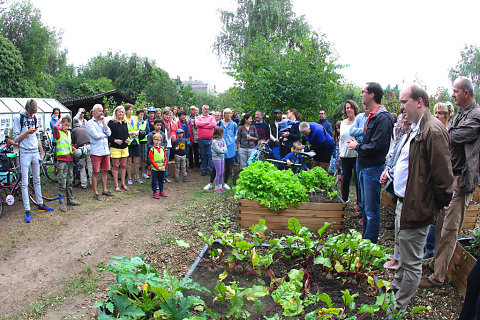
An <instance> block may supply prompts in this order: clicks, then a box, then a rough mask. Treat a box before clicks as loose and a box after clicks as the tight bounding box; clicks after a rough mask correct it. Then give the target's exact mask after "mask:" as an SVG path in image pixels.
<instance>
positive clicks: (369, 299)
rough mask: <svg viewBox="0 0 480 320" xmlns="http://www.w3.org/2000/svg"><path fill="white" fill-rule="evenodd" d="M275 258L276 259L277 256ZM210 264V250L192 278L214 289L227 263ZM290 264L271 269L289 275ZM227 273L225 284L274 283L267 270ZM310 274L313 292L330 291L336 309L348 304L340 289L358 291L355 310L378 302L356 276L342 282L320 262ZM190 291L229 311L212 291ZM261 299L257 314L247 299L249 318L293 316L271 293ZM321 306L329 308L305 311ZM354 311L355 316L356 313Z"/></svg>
mask: <svg viewBox="0 0 480 320" xmlns="http://www.w3.org/2000/svg"><path fill="white" fill-rule="evenodd" d="M214 245H215V246H218V247H221V245H219V244H217V243H215V244H214ZM280 260H281V259H280ZM274 261H276V259H275V258H274ZM210 263H211V260H210V258H209V256H208V253H205V255H204V259H202V260H200V262H199V263H198V265H197V266H196V267H195V269H194V270H193V272H192V274H191V276H190V278H191V279H192V280H193V281H195V282H198V283H199V284H201V285H203V286H205V287H206V288H208V289H209V290H210V291H212V292H213V291H214V288H215V286H216V284H217V280H218V279H219V275H220V274H222V273H223V272H224V271H225V270H226V268H227V266H224V265H219V266H216V267H211V266H210V265H209V264H210ZM291 267H292V266H289V265H287V264H285V263H282V262H281V261H279V262H278V263H275V264H274V265H271V267H270V269H271V271H272V273H273V274H275V277H282V276H285V275H286V274H287V272H288V271H287V270H289V269H290V268H291ZM297 269H298V268H297ZM227 272H228V276H227V277H226V278H225V279H224V280H223V283H225V285H230V284H231V283H232V282H233V281H236V283H237V284H238V287H239V288H243V289H246V288H251V287H253V286H255V285H256V286H259V285H260V286H265V287H272V286H273V284H272V285H270V284H271V278H270V277H269V276H268V275H267V274H266V273H265V271H264V270H263V271H262V274H261V275H258V274H256V273H252V272H250V273H244V274H242V273H241V272H240V271H239V270H238V269H235V268H234V269H230V270H227ZM311 277H312V280H313V282H312V283H311V284H310V286H309V290H310V292H311V293H313V294H316V293H327V294H328V295H329V296H330V298H331V299H332V303H333V307H334V308H343V307H344V306H345V305H344V302H343V300H342V296H343V295H342V293H341V292H340V291H341V290H349V292H350V294H351V295H353V294H355V293H358V294H359V295H358V297H356V298H355V305H356V309H355V310H357V311H358V308H360V306H361V305H362V304H374V303H375V301H376V296H372V291H373V289H372V288H371V287H369V285H368V284H366V283H365V282H363V281H362V283H361V285H360V286H359V285H358V283H356V281H355V280H354V279H353V278H348V279H345V280H343V281H342V279H340V278H335V277H332V276H331V275H328V274H327V273H326V272H324V271H323V270H322V268H321V266H319V265H317V266H315V267H314V268H313V270H312V272H311ZM287 280H288V279H287ZM343 282H345V283H343ZM302 290H303V289H302ZM271 292H272V291H270V293H271ZM187 294H191V295H197V296H200V297H201V298H202V299H203V300H204V301H205V302H206V304H207V306H208V307H209V308H210V309H211V310H213V311H214V312H216V313H217V314H224V315H225V314H227V313H228V307H227V305H224V304H221V303H220V302H219V301H218V300H214V295H212V294H208V293H203V292H201V293H199V292H197V291H192V292H187ZM260 301H261V302H262V304H263V305H264V307H265V308H264V310H263V311H262V312H261V313H259V314H256V313H255V311H254V302H253V301H247V300H246V299H245V309H246V310H247V311H248V312H250V313H251V316H250V317H249V319H264V316H267V317H269V316H270V317H271V316H273V315H274V314H276V313H277V314H278V315H279V316H280V319H292V317H286V316H283V315H282V313H283V309H282V307H281V305H279V304H276V303H275V302H274V301H273V299H272V298H271V295H268V296H265V297H262V298H260ZM322 308H327V305H326V303H324V302H323V301H319V302H317V303H316V304H315V305H310V306H307V307H305V310H304V314H307V313H309V312H311V311H314V310H321V309H322ZM351 314H352V315H353V314H355V313H351ZM300 317H301V318H303V315H301V316H300ZM362 319H364V320H367V319H374V318H373V317H371V316H370V315H368V314H366V315H365V316H363V317H362Z"/></svg>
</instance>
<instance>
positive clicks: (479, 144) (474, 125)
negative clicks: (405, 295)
mask: <svg viewBox="0 0 480 320" xmlns="http://www.w3.org/2000/svg"><path fill="white" fill-rule="evenodd" d="M452 97H453V98H454V99H455V104H456V105H457V106H459V107H460V109H459V110H458V113H457V115H456V116H455V118H454V119H453V122H452V125H451V126H450V129H448V132H449V135H450V152H451V153H452V169H453V174H454V176H455V182H454V188H455V193H454V196H453V198H452V201H451V202H450V204H449V205H448V208H446V210H445V211H443V212H442V213H441V214H440V216H439V217H438V220H437V225H436V230H435V255H434V258H433V260H432V261H430V263H429V265H428V266H429V267H430V268H431V269H432V270H433V271H434V273H433V274H432V275H431V276H430V277H428V279H422V282H421V283H420V286H421V287H423V288H428V287H432V286H440V285H442V284H443V282H444V281H445V277H446V275H447V269H448V265H449V263H450V260H451V259H452V256H453V252H454V250H455V243H456V240H457V236H458V233H459V232H460V228H461V227H462V224H463V217H464V215H465V207H466V206H467V205H468V203H469V202H470V200H472V193H473V191H474V190H475V188H477V186H478V182H479V181H478V180H479V172H478V163H479V153H480V107H479V106H478V104H477V103H476V102H475V100H474V99H473V85H472V82H471V81H470V80H469V79H467V78H465V77H460V78H458V79H457V80H455V82H454V84H453V95H452Z"/></svg>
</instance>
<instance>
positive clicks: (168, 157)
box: [164, 148, 172, 180]
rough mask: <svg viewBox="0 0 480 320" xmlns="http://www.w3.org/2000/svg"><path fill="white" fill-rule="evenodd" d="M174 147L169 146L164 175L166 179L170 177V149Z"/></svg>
mask: <svg viewBox="0 0 480 320" xmlns="http://www.w3.org/2000/svg"><path fill="white" fill-rule="evenodd" d="M171 149H172V148H167V165H166V166H165V176H164V180H167V179H168V161H169V160H170V150H171Z"/></svg>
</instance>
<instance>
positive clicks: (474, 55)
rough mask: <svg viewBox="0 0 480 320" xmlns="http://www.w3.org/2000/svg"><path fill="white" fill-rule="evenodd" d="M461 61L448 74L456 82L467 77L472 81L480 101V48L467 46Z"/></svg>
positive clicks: (477, 98) (461, 53)
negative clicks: (461, 77)
mask: <svg viewBox="0 0 480 320" xmlns="http://www.w3.org/2000/svg"><path fill="white" fill-rule="evenodd" d="M460 56H461V58H460V60H459V61H458V62H457V64H456V65H455V67H452V68H450V71H449V73H448V75H449V77H450V80H452V82H453V81H455V79H457V78H458V77H459V76H465V77H468V78H470V79H471V80H472V82H473V87H474V91H475V98H476V100H477V101H479V100H480V92H479V91H480V47H478V46H474V45H469V46H468V45H465V48H464V49H463V50H462V51H461V52H460Z"/></svg>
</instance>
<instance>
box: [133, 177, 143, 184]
mask: <svg viewBox="0 0 480 320" xmlns="http://www.w3.org/2000/svg"><path fill="white" fill-rule="evenodd" d="M135 181H137V183H143V180H142V179H140V178H138V179H135Z"/></svg>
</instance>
